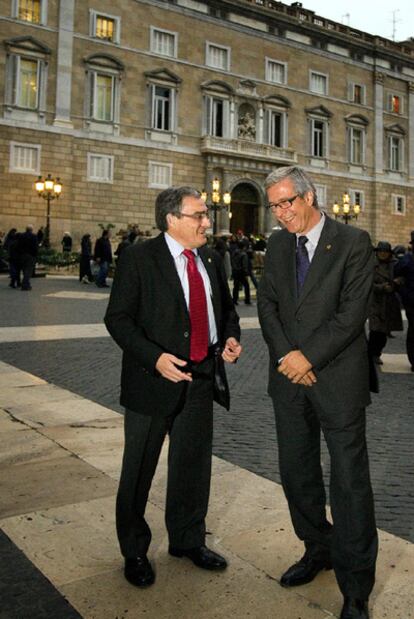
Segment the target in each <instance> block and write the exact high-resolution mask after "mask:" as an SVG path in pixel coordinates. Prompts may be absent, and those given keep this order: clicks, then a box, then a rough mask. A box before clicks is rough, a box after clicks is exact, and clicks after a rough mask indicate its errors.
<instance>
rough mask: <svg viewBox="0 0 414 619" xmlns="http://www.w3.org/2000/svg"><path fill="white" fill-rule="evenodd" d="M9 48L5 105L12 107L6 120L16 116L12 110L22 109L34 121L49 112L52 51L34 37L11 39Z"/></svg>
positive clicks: (7, 43) (6, 113)
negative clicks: (49, 62) (47, 100)
mask: <svg viewBox="0 0 414 619" xmlns="http://www.w3.org/2000/svg"><path fill="white" fill-rule="evenodd" d="M5 45H6V49H7V58H6V88H5V103H6V105H7V106H8V107H7V108H6V110H5V116H10V117H12V116H13V113H14V112H13V110H11V109H10V108H13V107H14V108H22V109H24V110H28V111H29V110H30V114H31V116H30V120H31V121H34V120H35V119H36V117H38V116H39V113H40V112H42V111H44V110H45V108H46V85H47V67H48V62H47V58H48V55H49V53H50V50H49V48H47V47H46V46H45V45H43V43H40V42H38V41H36V40H35V39H33V38H32V37H17V38H16V39H9V40H7V41H5ZM16 113H18V111H17V110H16ZM28 113H29V112H28ZM34 113H36V114H34ZM28 118H29V117H28Z"/></svg>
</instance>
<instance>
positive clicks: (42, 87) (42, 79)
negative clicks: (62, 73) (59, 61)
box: [38, 60, 48, 112]
mask: <svg viewBox="0 0 414 619" xmlns="http://www.w3.org/2000/svg"><path fill="white" fill-rule="evenodd" d="M47 71H48V63H47V62H44V61H43V60H40V61H39V63H38V75H39V81H38V85H39V101H38V105H39V111H40V112H43V111H45V110H46V92H47Z"/></svg>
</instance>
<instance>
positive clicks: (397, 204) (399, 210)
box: [391, 195, 405, 215]
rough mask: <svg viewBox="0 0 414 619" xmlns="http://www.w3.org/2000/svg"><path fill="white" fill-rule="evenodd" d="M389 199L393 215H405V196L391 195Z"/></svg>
mask: <svg viewBox="0 0 414 619" xmlns="http://www.w3.org/2000/svg"><path fill="white" fill-rule="evenodd" d="M391 197H392V210H393V213H394V215H405V196H398V195H392V196H391Z"/></svg>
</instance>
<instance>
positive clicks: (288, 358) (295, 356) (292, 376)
mask: <svg viewBox="0 0 414 619" xmlns="http://www.w3.org/2000/svg"><path fill="white" fill-rule="evenodd" d="M277 371H278V372H280V373H281V374H283V375H284V376H286V378H288V379H289V380H290V381H291V382H292V383H294V384H297V383H301V384H303V385H306V386H308V387H310V386H311V385H312V384H313V383H316V376H315V374H314V373H313V372H312V365H311V363H310V362H309V361H308V360H307V359H306V357H305V355H304V354H303V353H301V352H300V350H291V351H290V352H289V353H288V354H287V355H285V356H284V357H283V359H282V361H281V363H280V365H279V367H278V368H277Z"/></svg>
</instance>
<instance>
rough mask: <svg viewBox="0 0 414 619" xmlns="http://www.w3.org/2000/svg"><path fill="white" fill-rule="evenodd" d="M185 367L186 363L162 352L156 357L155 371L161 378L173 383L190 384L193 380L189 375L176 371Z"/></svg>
mask: <svg viewBox="0 0 414 619" xmlns="http://www.w3.org/2000/svg"><path fill="white" fill-rule="evenodd" d="M185 365H187V362H186V361H183V360H182V359H178V357H174V355H170V354H169V353H166V352H164V353H162V355H161V356H160V357H158V361H157V363H156V364H155V369H156V370H158V372H159V373H160V374H161V376H163V377H164V378H166V379H167V380H170V381H171V382H173V383H179V382H180V381H182V380H188V381H190V382H191V381H192V380H193V378H192V376H191V374H190V373H189V372H181V370H179V369H178V367H184V366H185ZM177 366H178V367H177Z"/></svg>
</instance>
